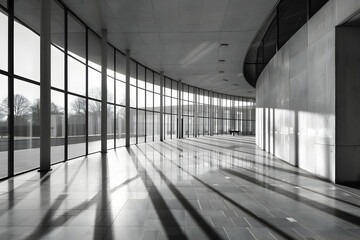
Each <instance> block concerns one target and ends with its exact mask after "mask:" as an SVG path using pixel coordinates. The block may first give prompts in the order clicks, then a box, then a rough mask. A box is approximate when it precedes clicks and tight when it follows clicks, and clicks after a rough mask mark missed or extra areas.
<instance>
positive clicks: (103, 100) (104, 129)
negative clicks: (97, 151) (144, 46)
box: [101, 29, 107, 153]
mask: <svg viewBox="0 0 360 240" xmlns="http://www.w3.org/2000/svg"><path fill="white" fill-rule="evenodd" d="M101 152H102V153H106V152H107V31H106V29H102V30H101Z"/></svg>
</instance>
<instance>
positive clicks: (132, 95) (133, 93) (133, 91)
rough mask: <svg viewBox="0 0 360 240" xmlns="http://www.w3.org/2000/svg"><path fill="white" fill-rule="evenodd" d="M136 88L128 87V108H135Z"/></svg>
mask: <svg viewBox="0 0 360 240" xmlns="http://www.w3.org/2000/svg"><path fill="white" fill-rule="evenodd" d="M136 95H137V94H136V87H134V86H132V85H130V107H132V108H136Z"/></svg>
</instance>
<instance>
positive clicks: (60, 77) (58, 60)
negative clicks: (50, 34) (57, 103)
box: [51, 45, 65, 89]
mask: <svg viewBox="0 0 360 240" xmlns="http://www.w3.org/2000/svg"><path fill="white" fill-rule="evenodd" d="M64 60H65V54H64V52H62V51H61V50H59V49H58V48H56V47H54V46H53V45H51V86H53V87H56V88H59V89H64V79H65V78H64V74H65V72H64V66H65V62H64Z"/></svg>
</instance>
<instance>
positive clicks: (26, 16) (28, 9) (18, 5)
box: [14, 0, 40, 33]
mask: <svg viewBox="0 0 360 240" xmlns="http://www.w3.org/2000/svg"><path fill="white" fill-rule="evenodd" d="M14 14H15V16H16V17H17V18H18V19H20V20H21V21H22V22H24V23H25V24H26V25H27V26H29V28H31V29H33V30H34V31H35V32H37V33H40V1H38V0H16V1H14Z"/></svg>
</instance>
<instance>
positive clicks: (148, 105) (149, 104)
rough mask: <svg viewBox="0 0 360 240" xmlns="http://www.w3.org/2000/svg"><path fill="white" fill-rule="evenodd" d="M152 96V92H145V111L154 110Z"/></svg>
mask: <svg viewBox="0 0 360 240" xmlns="http://www.w3.org/2000/svg"><path fill="white" fill-rule="evenodd" d="M153 98H154V94H153V93H152V92H149V91H146V110H148V111H149V110H150V111H152V110H153V109H154V101H153V100H154V99H153Z"/></svg>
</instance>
